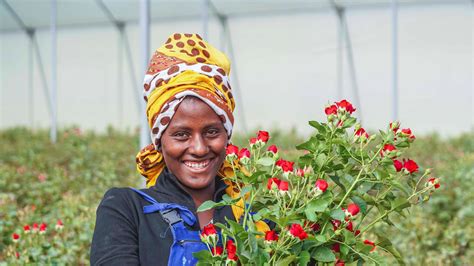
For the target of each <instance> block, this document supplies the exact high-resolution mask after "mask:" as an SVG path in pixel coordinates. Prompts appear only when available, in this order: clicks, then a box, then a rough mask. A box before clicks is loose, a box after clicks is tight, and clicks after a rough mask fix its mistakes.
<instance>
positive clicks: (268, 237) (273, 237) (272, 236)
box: [265, 230, 278, 244]
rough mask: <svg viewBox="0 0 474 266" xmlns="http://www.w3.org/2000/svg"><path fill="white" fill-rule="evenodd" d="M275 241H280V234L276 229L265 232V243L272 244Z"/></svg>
mask: <svg viewBox="0 0 474 266" xmlns="http://www.w3.org/2000/svg"><path fill="white" fill-rule="evenodd" d="M274 241H278V234H277V233H276V232H275V231H274V230H270V231H267V232H265V243H266V244H271V243H272V242H274Z"/></svg>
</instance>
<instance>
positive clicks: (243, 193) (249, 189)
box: [240, 185, 253, 197]
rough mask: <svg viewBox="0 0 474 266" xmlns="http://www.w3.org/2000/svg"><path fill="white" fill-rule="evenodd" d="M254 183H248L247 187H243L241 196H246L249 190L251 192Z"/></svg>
mask: <svg viewBox="0 0 474 266" xmlns="http://www.w3.org/2000/svg"><path fill="white" fill-rule="evenodd" d="M252 188H253V187H252V185H246V186H245V187H243V188H242V190H241V191H240V196H241V197H244V196H245V194H247V193H248V192H250V191H251V190H252Z"/></svg>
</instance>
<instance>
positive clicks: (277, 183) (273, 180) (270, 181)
mask: <svg viewBox="0 0 474 266" xmlns="http://www.w3.org/2000/svg"><path fill="white" fill-rule="evenodd" d="M273 184H275V186H273ZM279 186H280V179H278V178H276V177H272V178H270V179H268V182H267V188H268V189H270V190H271V189H273V188H278V187H279Z"/></svg>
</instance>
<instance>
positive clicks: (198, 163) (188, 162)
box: [184, 160, 210, 169]
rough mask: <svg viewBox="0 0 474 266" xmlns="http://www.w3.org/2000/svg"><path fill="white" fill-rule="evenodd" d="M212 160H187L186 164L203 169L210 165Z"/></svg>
mask: <svg viewBox="0 0 474 266" xmlns="http://www.w3.org/2000/svg"><path fill="white" fill-rule="evenodd" d="M209 162H210V160H205V161H202V162H191V161H185V162H184V164H185V165H186V166H188V167H191V168H194V169H202V168H205V167H206V166H208V165H209Z"/></svg>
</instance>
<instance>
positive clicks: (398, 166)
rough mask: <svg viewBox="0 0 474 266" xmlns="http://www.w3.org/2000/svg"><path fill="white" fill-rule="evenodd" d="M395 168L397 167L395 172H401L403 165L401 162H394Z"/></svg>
mask: <svg viewBox="0 0 474 266" xmlns="http://www.w3.org/2000/svg"><path fill="white" fill-rule="evenodd" d="M393 166H394V167H395V170H397V172H400V171H401V170H402V168H403V163H402V162H400V161H399V160H393Z"/></svg>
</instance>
